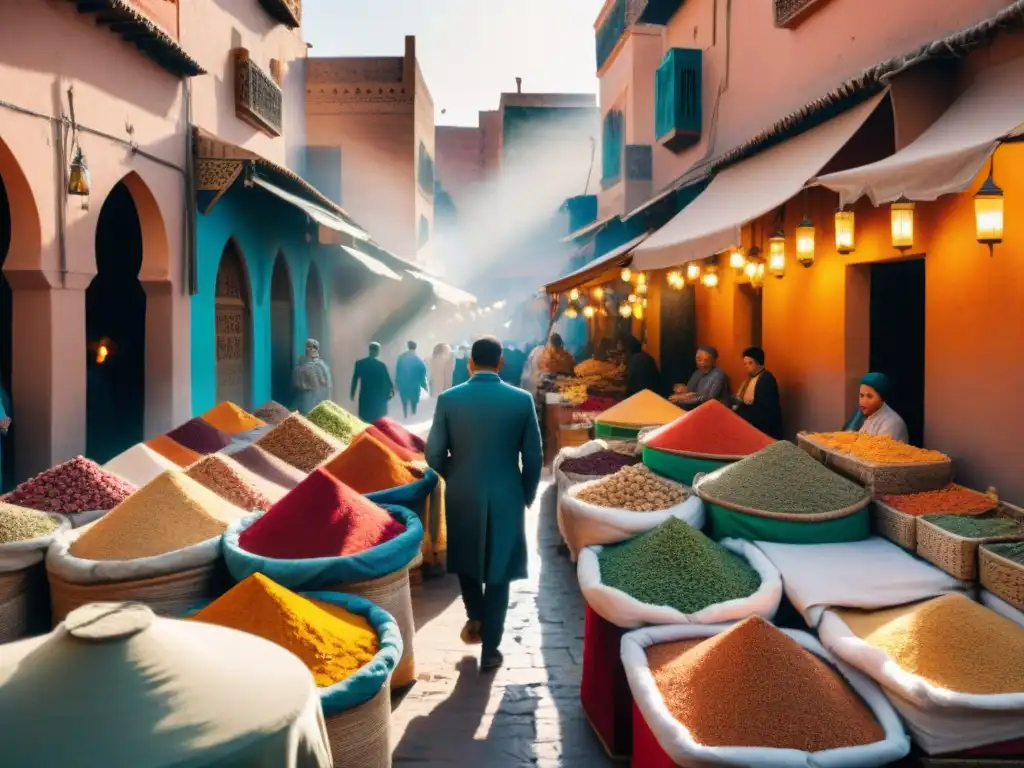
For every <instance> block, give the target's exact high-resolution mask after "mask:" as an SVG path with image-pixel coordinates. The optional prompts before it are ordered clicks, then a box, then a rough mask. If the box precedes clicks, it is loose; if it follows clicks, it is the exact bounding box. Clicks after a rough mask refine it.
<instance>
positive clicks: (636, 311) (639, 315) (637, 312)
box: [633, 304, 644, 320]
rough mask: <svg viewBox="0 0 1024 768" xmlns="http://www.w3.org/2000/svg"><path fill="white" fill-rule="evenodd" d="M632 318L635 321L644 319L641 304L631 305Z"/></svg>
mask: <svg viewBox="0 0 1024 768" xmlns="http://www.w3.org/2000/svg"><path fill="white" fill-rule="evenodd" d="M633 317H634V318H636V319H637V320H643V319H644V308H643V305H642V304H634V305H633Z"/></svg>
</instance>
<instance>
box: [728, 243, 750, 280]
mask: <svg viewBox="0 0 1024 768" xmlns="http://www.w3.org/2000/svg"><path fill="white" fill-rule="evenodd" d="M746 264H747V258H746V256H744V255H743V249H742V248H733V249H732V253H730V254H729V266H730V267H732V268H733V269H735V270H736V273H737V274H739V273H740V272H742V271H743V268H744V267H745V266H746Z"/></svg>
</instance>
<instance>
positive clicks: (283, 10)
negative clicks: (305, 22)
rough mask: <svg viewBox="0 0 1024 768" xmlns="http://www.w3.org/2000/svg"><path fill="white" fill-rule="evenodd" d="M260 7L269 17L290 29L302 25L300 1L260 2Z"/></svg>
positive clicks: (271, 0)
mask: <svg viewBox="0 0 1024 768" xmlns="http://www.w3.org/2000/svg"><path fill="white" fill-rule="evenodd" d="M260 5H262V6H263V9H264V10H265V11H266V12H267V13H268V14H270V16H271V17H273V18H274V19H277V20H278V21H279V22H281V23H282V24H284V25H285V26H286V27H289V28H290V29H295V27H297V26H299V25H300V24H301V23H302V0H260Z"/></svg>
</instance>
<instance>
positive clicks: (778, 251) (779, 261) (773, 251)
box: [768, 229, 786, 278]
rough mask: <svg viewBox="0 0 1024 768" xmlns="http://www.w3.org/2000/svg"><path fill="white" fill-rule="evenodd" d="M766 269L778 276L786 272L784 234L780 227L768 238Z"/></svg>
mask: <svg viewBox="0 0 1024 768" xmlns="http://www.w3.org/2000/svg"><path fill="white" fill-rule="evenodd" d="M768 271H769V272H770V273H771V274H772V275H773V276H774V277H779V278H781V277H782V276H783V275H785V274H786V236H785V234H784V233H783V231H782V230H781V229H778V230H776V231H775V234H774V235H772V236H771V237H770V238H768Z"/></svg>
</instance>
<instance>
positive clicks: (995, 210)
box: [974, 159, 1003, 255]
mask: <svg viewBox="0 0 1024 768" xmlns="http://www.w3.org/2000/svg"><path fill="white" fill-rule="evenodd" d="M994 170H995V160H994V159H993V161H992V164H991V165H990V166H989V169H988V178H987V179H985V183H984V184H982V185H981V187H980V188H979V189H978V191H977V192H975V194H974V228H975V237H976V239H977V240H978V242H979V243H981V244H982V245H987V246H988V250H989V255H991V253H992V246H994V245H998V244H999V243H1001V242H1003V190H1001V189H1000V188H999V187H997V186H996V183H995V181H994V180H993V178H992V173H993V171H994Z"/></svg>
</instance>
